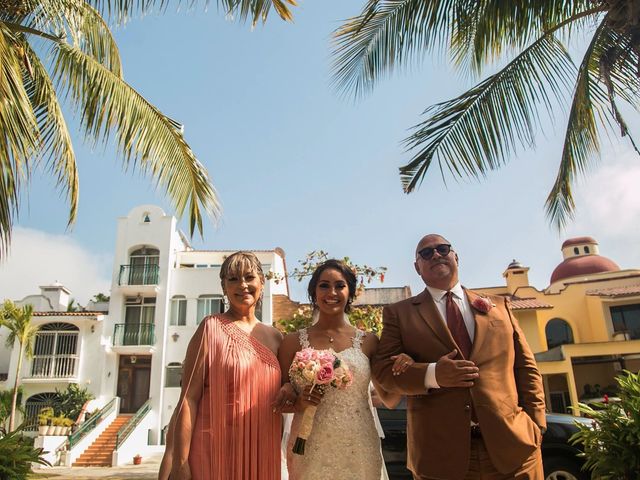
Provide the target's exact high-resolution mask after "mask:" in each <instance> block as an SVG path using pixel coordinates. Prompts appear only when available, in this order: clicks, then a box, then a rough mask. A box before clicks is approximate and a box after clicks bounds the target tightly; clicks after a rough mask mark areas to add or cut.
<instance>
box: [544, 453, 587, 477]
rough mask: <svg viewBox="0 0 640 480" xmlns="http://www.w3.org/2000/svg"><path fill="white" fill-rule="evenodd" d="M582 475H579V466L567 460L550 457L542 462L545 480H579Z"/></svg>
mask: <svg viewBox="0 0 640 480" xmlns="http://www.w3.org/2000/svg"><path fill="white" fill-rule="evenodd" d="M581 478H584V475H582V474H581V473H580V467H579V465H578V464H577V463H576V462H575V461H573V460H571V459H568V458H562V457H552V458H549V459H547V460H546V461H545V462H544V479H545V480H580V479H581Z"/></svg>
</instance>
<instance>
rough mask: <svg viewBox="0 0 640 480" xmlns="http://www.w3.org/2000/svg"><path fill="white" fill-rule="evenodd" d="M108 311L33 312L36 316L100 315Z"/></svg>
mask: <svg viewBox="0 0 640 480" xmlns="http://www.w3.org/2000/svg"><path fill="white" fill-rule="evenodd" d="M100 315H107V312H33V316H34V317H98V316H100Z"/></svg>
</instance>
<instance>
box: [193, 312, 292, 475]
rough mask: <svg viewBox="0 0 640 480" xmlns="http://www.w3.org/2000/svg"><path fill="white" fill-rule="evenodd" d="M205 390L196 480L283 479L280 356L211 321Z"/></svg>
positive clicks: (235, 329) (196, 438)
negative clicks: (277, 409)
mask: <svg viewBox="0 0 640 480" xmlns="http://www.w3.org/2000/svg"><path fill="white" fill-rule="evenodd" d="M203 321H204V322H207V323H206V325H205V328H204V340H205V341H206V342H207V343H206V344H207V350H208V352H207V358H206V362H205V366H206V368H205V373H204V375H205V378H204V390H203V394H202V398H201V400H200V403H199V406H198V413H197V419H196V424H195V429H194V432H193V435H192V438H191V449H190V452H189V466H190V468H191V474H192V477H193V480H280V468H281V466H280V436H281V420H282V416H281V415H280V414H278V413H274V412H273V410H272V407H271V402H273V400H274V399H275V397H276V395H277V393H278V391H279V389H280V367H279V364H278V359H277V358H276V356H275V355H274V353H273V352H272V351H271V350H270V349H269V348H267V347H266V346H264V345H263V344H262V343H260V342H259V341H258V340H256V339H255V338H253V337H251V336H250V335H249V334H248V333H247V332H245V331H244V330H242V329H241V328H239V327H238V326H237V325H235V324H234V323H233V322H232V321H228V320H225V319H223V318H219V317H217V316H209V317H207V318H205V319H204V320H203Z"/></svg>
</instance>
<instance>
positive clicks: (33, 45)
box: [0, 0, 295, 255]
mask: <svg viewBox="0 0 640 480" xmlns="http://www.w3.org/2000/svg"><path fill="white" fill-rule="evenodd" d="M168 3H169V2H164V1H153V0H151V1H148V2H132V1H117V2H116V1H111V0H107V1H101V0H21V1H18V0H6V1H3V2H2V5H0V57H1V58H2V60H1V63H0V66H1V68H2V74H1V75H0V97H1V98H3V99H4V106H3V108H2V111H1V112H0V131H2V132H3V135H4V141H3V142H2V145H0V167H1V168H2V175H1V176H0V255H1V254H4V253H6V250H7V248H8V245H9V243H10V240H11V230H12V225H13V221H14V219H15V217H16V216H17V214H18V210H19V204H20V199H21V196H20V192H21V190H22V189H23V188H24V186H25V184H26V181H27V180H28V176H29V174H30V172H31V171H33V170H34V169H35V168H44V169H45V171H46V172H48V173H50V174H52V175H53V176H54V178H55V181H56V184H57V186H58V187H59V188H60V189H61V190H62V192H63V193H64V194H65V196H66V197H67V200H68V202H69V217H68V224H69V225H72V224H73V223H74V221H75V219H76V213H77V209H78V188H79V184H78V170H77V168H76V157H75V154H74V151H73V145H72V143H71V137H70V135H69V131H68V129H67V123H66V120H65V118H64V116H63V113H62V107H61V105H60V103H59V99H60V98H64V99H68V100H69V101H70V103H71V105H70V106H71V107H75V110H76V111H77V112H78V113H79V114H80V115H79V120H80V124H81V126H82V129H83V133H84V136H85V137H86V138H88V139H89V140H90V141H92V142H94V143H97V142H98V141H102V142H104V143H107V142H108V141H109V139H110V137H111V135H115V142H114V143H115V144H116V146H117V149H118V151H119V153H120V154H121V155H122V158H123V162H124V165H125V168H132V169H138V170H140V171H141V172H143V173H145V174H148V175H150V176H151V177H152V178H153V179H154V182H155V183H156V185H158V186H161V187H162V188H164V189H165V190H166V193H167V194H168V196H169V198H170V199H171V201H172V203H173V206H174V208H175V210H176V213H177V214H178V215H180V216H181V215H182V214H183V213H184V212H185V211H188V213H189V219H190V231H191V234H193V232H194V230H195V228H196V227H197V229H198V230H199V231H200V233H202V221H203V214H206V215H209V216H212V217H217V216H218V215H219V213H220V206H219V203H218V199H217V196H216V193H215V190H214V188H213V186H212V184H211V181H210V179H209V175H208V173H207V171H206V169H205V168H204V167H203V165H202V164H201V163H200V162H199V161H198V160H197V158H196V157H195V155H194V153H193V152H192V151H191V149H190V148H189V145H188V144H187V143H186V141H185V139H184V137H183V135H182V127H181V125H179V124H178V123H177V122H175V121H174V120H172V119H170V118H169V117H167V116H166V115H164V114H163V113H162V112H160V111H159V110H158V109H157V108H156V107H154V106H153V105H151V104H150V103H149V102H148V101H147V100H145V99H144V97H142V95H140V94H139V93H138V92H137V91H135V90H134V89H133V88H132V87H131V86H130V85H128V84H127V83H126V82H125V81H124V80H123V76H122V66H121V62H120V55H119V53H118V47H117V45H116V42H115V40H114V38H113V36H112V34H111V31H110V28H109V23H108V22H109V21H113V22H115V23H117V24H119V23H123V22H125V21H126V20H127V19H129V18H130V17H131V16H132V15H134V14H141V15H142V14H145V13H148V12H149V11H150V10H151V9H152V8H153V7H158V8H160V9H161V10H162V9H164V8H166V6H167V5H168ZM217 3H218V5H219V6H220V7H221V8H222V9H223V10H224V12H225V13H226V14H227V15H228V16H229V17H233V16H237V17H239V18H240V19H242V20H244V19H251V21H252V22H253V23H256V22H258V21H260V20H263V21H264V20H265V19H266V17H267V14H268V13H269V11H270V9H271V7H272V6H273V7H274V9H275V10H276V11H277V13H278V14H279V15H280V16H281V17H282V18H283V19H285V20H290V19H291V13H290V11H289V9H288V7H287V5H295V1H294V0H217Z"/></svg>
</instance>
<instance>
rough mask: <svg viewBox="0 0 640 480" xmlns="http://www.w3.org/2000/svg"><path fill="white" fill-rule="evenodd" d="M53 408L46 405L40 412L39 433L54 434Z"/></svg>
mask: <svg viewBox="0 0 640 480" xmlns="http://www.w3.org/2000/svg"><path fill="white" fill-rule="evenodd" d="M52 419H53V408H51V407H44V408H42V409H40V413H39V414H38V424H39V428H38V433H39V434H40V435H53V432H54V429H55V427H54V426H53V424H52Z"/></svg>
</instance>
